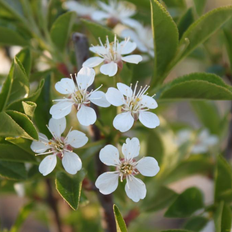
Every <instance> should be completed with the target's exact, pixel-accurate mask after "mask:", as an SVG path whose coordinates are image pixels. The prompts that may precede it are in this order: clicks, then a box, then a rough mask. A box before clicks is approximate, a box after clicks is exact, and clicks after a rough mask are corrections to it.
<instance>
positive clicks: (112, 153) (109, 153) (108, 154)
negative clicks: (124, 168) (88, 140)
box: [99, 145, 119, 166]
mask: <svg viewBox="0 0 232 232" xmlns="http://www.w3.org/2000/svg"><path fill="white" fill-rule="evenodd" d="M99 158H100V160H101V162H102V163H104V164H105V165H108V166H115V165H117V164H118V163H119V152H118V149H117V148H116V147H114V146H113V145H106V146H105V147H104V148H102V149H101V150H100V154H99Z"/></svg>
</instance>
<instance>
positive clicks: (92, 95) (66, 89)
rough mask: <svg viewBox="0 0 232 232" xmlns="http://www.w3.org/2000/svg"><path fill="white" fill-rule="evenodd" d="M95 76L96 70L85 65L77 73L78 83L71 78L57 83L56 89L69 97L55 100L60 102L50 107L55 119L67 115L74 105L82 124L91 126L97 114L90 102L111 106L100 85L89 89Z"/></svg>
mask: <svg viewBox="0 0 232 232" xmlns="http://www.w3.org/2000/svg"><path fill="white" fill-rule="evenodd" d="M94 77H95V72H94V70H93V69H90V68H87V67H84V68H82V69H81V70H80V71H79V72H78V74H77V75H75V80H76V83H75V82H74V80H73V79H70V78H63V79H61V81H59V82H57V83H56V85H55V88H56V90H57V91H58V92H60V93H61V94H66V95H67V97H66V98H63V99H57V100H55V101H58V103H57V104H55V105H53V106H52V107H51V109H50V114H51V115H52V117H53V118H55V119H59V118H63V117H65V116H66V115H68V114H69V113H70V112H71V110H72V106H73V105H74V106H75V107H76V109H77V118H78V120H79V122H80V124H81V125H83V126H89V125H92V124H94V123H95V122H96V119H97V116H96V113H95V111H94V109H93V108H91V107H89V105H90V102H92V103H93V104H95V105H98V106H101V107H108V106H110V103H109V102H108V101H107V100H106V98H105V94H104V93H103V92H102V91H98V89H99V88H100V87H99V88H98V89H96V90H94V91H93V90H91V91H90V92H89V91H88V90H87V88H88V87H89V86H90V85H92V83H93V81H94Z"/></svg>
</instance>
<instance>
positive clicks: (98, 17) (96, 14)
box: [92, 10, 109, 21]
mask: <svg viewBox="0 0 232 232" xmlns="http://www.w3.org/2000/svg"><path fill="white" fill-rule="evenodd" d="M108 17H109V14H107V13H105V12H103V11H99V10H97V11H95V12H94V13H93V14H92V19H93V20H95V21H101V20H102V19H107V18H108Z"/></svg>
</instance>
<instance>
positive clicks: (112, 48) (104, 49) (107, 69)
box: [83, 36, 142, 77]
mask: <svg viewBox="0 0 232 232" xmlns="http://www.w3.org/2000/svg"><path fill="white" fill-rule="evenodd" d="M99 42H100V45H97V46H92V47H90V48H89V49H90V51H92V52H94V53H96V54H97V55H98V56H100V57H91V58H89V59H88V60H86V61H85V62H84V63H83V67H90V68H93V67H96V66H98V65H99V64H101V63H104V64H103V65H102V66H101V68H100V72H101V73H103V74H104V75H108V76H110V77H111V76H114V75H115V74H116V73H117V71H118V68H120V69H122V66H123V61H124V62H128V63H133V64H138V63H139V62H140V61H142V56H140V55H128V56H122V55H125V54H129V53H131V52H133V51H134V50H135V48H136V43H134V42H130V41H129V39H125V41H122V42H120V43H119V42H118V40H117V37H116V36H115V37H114V42H112V43H110V42H109V39H108V37H106V45H105V46H104V45H103V44H102V41H101V40H100V39H99Z"/></svg>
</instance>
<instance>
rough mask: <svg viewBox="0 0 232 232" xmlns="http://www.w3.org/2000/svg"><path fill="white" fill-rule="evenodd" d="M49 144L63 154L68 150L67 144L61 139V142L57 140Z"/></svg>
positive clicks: (52, 140)
mask: <svg viewBox="0 0 232 232" xmlns="http://www.w3.org/2000/svg"><path fill="white" fill-rule="evenodd" d="M48 144H49V145H50V146H51V147H52V150H53V151H55V152H62V151H63V150H64V148H66V144H65V143H64V140H63V139H62V138H61V140H60V141H58V140H56V139H54V138H53V139H51V140H50V141H49V142H48Z"/></svg>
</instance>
